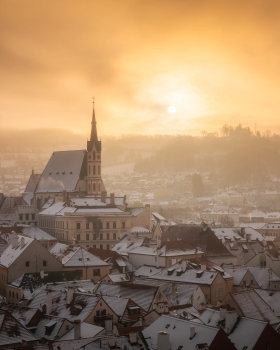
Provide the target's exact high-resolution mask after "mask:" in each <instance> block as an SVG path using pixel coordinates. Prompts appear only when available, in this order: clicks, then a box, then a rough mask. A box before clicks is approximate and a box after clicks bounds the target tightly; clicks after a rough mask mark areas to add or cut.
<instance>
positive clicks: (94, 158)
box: [87, 100, 105, 197]
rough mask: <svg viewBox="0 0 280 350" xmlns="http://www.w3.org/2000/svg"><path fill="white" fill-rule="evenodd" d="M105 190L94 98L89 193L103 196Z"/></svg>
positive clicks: (88, 161)
mask: <svg viewBox="0 0 280 350" xmlns="http://www.w3.org/2000/svg"><path fill="white" fill-rule="evenodd" d="M104 190H105V188H104V184H103V181H102V178H101V141H99V140H98V136H97V128H96V119H95V110H94V100H93V110H92V120H91V133H90V140H89V141H88V142H87V194H88V195H89V196H96V197H99V196H101V193H102V192H103V191H104Z"/></svg>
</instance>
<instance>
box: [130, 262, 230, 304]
mask: <svg viewBox="0 0 280 350" xmlns="http://www.w3.org/2000/svg"><path fill="white" fill-rule="evenodd" d="M134 275H135V277H138V278H142V279H146V280H147V281H149V280H151V279H152V280H160V281H166V282H171V283H183V284H188V285H189V284H194V285H198V286H199V287H200V288H201V290H202V292H203V294H204V295H205V297H206V301H207V303H211V304H213V305H216V304H217V303H218V302H220V301H222V300H223V299H224V298H225V297H226V295H227V294H228V293H229V292H230V291H231V290H232V277H231V276H230V275H229V274H227V273H226V272H225V271H223V269H222V268H220V267H219V266H215V268H212V269H209V268H208V269H206V267H205V266H202V265H200V264H197V263H194V262H188V261H182V262H181V263H177V264H175V265H173V266H171V267H169V268H155V267H153V266H142V267H140V268H139V269H137V270H136V271H135V273H134Z"/></svg>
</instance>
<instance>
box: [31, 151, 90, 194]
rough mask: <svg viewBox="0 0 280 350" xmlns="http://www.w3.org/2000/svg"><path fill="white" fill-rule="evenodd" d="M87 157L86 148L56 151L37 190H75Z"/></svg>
mask: <svg viewBox="0 0 280 350" xmlns="http://www.w3.org/2000/svg"><path fill="white" fill-rule="evenodd" d="M85 159H86V151H85V150H77V151H59V152H54V153H53V154H52V156H51V158H50V160H49V161H48V164H47V165H46V167H45V169H44V171H43V173H42V175H41V177H40V180H39V183H38V186H37V189H36V192H63V191H67V192H74V191H75V189H76V185H77V183H78V181H79V179H80V176H81V174H82V171H83V166H84V164H83V163H84V162H85Z"/></svg>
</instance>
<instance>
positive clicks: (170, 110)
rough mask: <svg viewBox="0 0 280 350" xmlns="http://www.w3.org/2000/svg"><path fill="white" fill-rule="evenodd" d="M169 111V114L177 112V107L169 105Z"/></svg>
mask: <svg viewBox="0 0 280 350" xmlns="http://www.w3.org/2000/svg"><path fill="white" fill-rule="evenodd" d="M168 113H169V114H175V113H176V107H175V106H168Z"/></svg>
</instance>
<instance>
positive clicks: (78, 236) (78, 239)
mask: <svg viewBox="0 0 280 350" xmlns="http://www.w3.org/2000/svg"><path fill="white" fill-rule="evenodd" d="M80 240H81V235H80V234H79V233H77V241H80Z"/></svg>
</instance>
